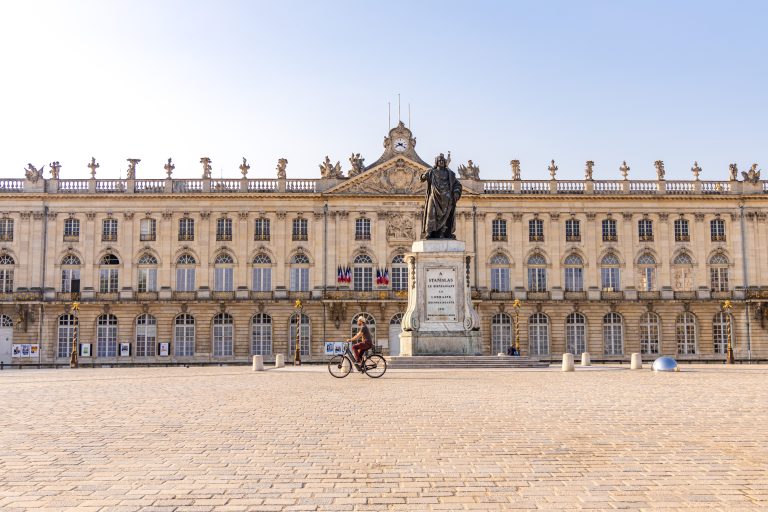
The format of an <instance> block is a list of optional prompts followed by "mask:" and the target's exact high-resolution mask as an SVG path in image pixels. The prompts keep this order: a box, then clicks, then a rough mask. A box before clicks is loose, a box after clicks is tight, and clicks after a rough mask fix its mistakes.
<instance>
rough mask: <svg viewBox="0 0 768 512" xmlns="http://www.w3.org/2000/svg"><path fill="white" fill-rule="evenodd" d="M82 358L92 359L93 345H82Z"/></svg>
mask: <svg viewBox="0 0 768 512" xmlns="http://www.w3.org/2000/svg"><path fill="white" fill-rule="evenodd" d="M80 357H91V344H90V343H81V344H80Z"/></svg>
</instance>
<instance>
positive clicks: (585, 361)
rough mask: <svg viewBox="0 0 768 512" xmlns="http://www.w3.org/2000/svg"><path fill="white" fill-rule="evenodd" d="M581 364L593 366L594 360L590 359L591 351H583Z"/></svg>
mask: <svg viewBox="0 0 768 512" xmlns="http://www.w3.org/2000/svg"><path fill="white" fill-rule="evenodd" d="M581 366H592V361H591V360H590V359H589V352H582V353H581Z"/></svg>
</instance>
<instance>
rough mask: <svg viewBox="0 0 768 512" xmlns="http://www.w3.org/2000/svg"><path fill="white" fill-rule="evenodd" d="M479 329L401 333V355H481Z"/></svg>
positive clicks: (481, 345) (481, 340) (481, 343)
mask: <svg viewBox="0 0 768 512" xmlns="http://www.w3.org/2000/svg"><path fill="white" fill-rule="evenodd" d="M482 354H483V339H482V336H481V335H480V332H479V331H458V332H451V331H438V332H429V331H418V332H410V331H406V332H402V333H400V355H401V356H405V357H408V356H481V355H482Z"/></svg>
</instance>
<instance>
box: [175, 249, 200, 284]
mask: <svg viewBox="0 0 768 512" xmlns="http://www.w3.org/2000/svg"><path fill="white" fill-rule="evenodd" d="M195 265H197V261H195V257H194V256H192V255H191V254H189V253H184V254H182V255H181V256H179V258H178V259H177V260H176V291H179V292H193V291H195Z"/></svg>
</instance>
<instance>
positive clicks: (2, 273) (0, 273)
mask: <svg viewBox="0 0 768 512" xmlns="http://www.w3.org/2000/svg"><path fill="white" fill-rule="evenodd" d="M15 264H16V261H14V259H13V257H11V255H10V254H0V293H13V266H14V265H15Z"/></svg>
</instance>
